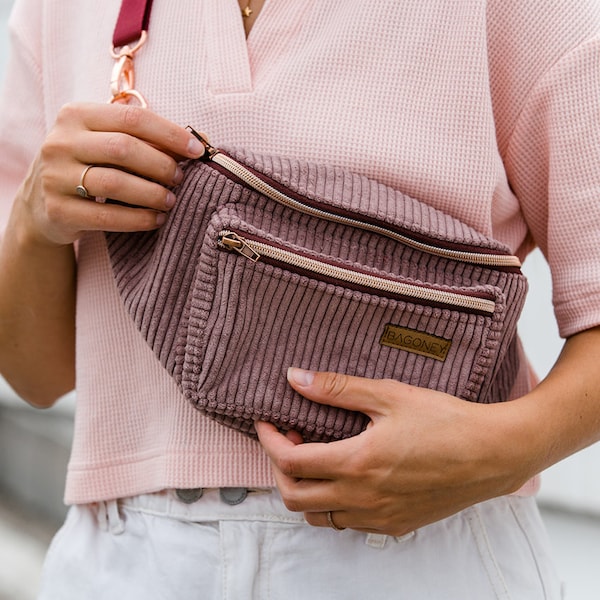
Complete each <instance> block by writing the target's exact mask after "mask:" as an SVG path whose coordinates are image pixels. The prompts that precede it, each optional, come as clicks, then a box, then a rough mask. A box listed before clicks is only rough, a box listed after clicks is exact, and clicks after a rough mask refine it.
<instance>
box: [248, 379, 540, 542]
mask: <svg viewBox="0 0 600 600" xmlns="http://www.w3.org/2000/svg"><path fill="white" fill-rule="evenodd" d="M288 380H289V382H290V384H291V385H292V386H293V387H294V388H295V389H296V390H297V391H298V392H299V393H300V394H302V395H303V396H304V397H306V398H309V399H311V400H314V401H316V402H320V403H322V404H329V405H333V406H339V407H344V408H347V409H351V410H357V411H361V412H363V413H365V414H367V415H368V416H369V417H370V419H371V423H370V424H369V426H368V428H367V429H366V430H365V431H363V432H362V433H361V434H360V435H357V436H355V437H353V438H349V439H346V440H341V441H336V442H330V443H301V441H302V440H301V439H300V436H299V434H297V433H295V432H289V433H288V434H287V435H284V434H281V433H279V432H278V431H277V429H276V428H275V427H274V426H273V425H271V424H268V423H257V424H256V429H257V431H258V434H259V438H260V442H261V443H262V445H263V447H264V448H265V450H266V452H267V454H268V455H269V457H270V458H271V460H272V463H273V468H274V472H275V478H276V481H277V485H278V488H279V490H280V492H281V494H282V497H283V500H284V502H285V504H286V506H287V507H288V508H289V509H290V510H292V511H298V512H303V513H304V515H305V518H306V520H307V521H308V523H310V524H311V525H316V526H328V525H331V523H329V522H328V519H327V513H328V511H331V512H332V513H333V519H334V522H335V525H336V526H337V527H339V528H346V527H347V528H352V529H356V530H359V531H368V532H375V533H385V534H389V535H395V536H399V535H404V534H406V533H408V532H410V531H413V530H415V529H417V528H419V527H422V526H423V525H426V524H428V523H432V522H434V521H438V520H440V519H442V518H444V517H447V516H449V515H451V514H454V513H456V512H458V511H460V510H462V509H463V508H466V507H467V506H470V505H472V504H475V503H477V502H480V501H483V500H486V499H489V498H492V497H495V496H499V495H502V494H506V493H509V492H512V491H515V490H517V489H518V488H519V487H520V486H521V485H522V484H524V483H525V482H526V481H527V479H529V478H530V477H531V476H532V475H534V474H535V472H536V471H535V466H534V465H533V462H535V461H528V460H527V458H526V457H527V452H526V451H524V449H525V447H526V446H527V441H526V440H525V439H524V438H523V435H517V431H516V430H517V429H518V428H516V427H515V426H514V423H515V420H514V419H515V418H517V415H516V414H515V413H514V410H515V408H516V407H515V406H513V405H516V404H518V403H513V402H507V403H502V404H496V405H483V404H475V403H471V402H466V401H464V400H460V399H458V398H455V397H453V396H450V395H448V394H444V393H441V392H436V391H431V390H428V389H424V388H416V387H412V386H409V385H406V384H402V383H400V382H397V381H393V380H372V379H364V378H359V377H350V376H347V375H341V374H336V373H312V372H307V371H301V370H299V369H290V371H289V374H288ZM522 433H523V432H522V431H521V434H522Z"/></svg>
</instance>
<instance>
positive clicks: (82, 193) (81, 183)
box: [75, 165, 96, 198]
mask: <svg viewBox="0 0 600 600" xmlns="http://www.w3.org/2000/svg"><path fill="white" fill-rule="evenodd" d="M95 166H96V165H88V166H87V167H86V168H85V169H84V170H83V171H82V173H81V177H80V178H79V185H78V186H77V187H76V188H75V191H76V192H77V194H78V195H79V196H81V197H82V198H89V197H90V193H89V192H88V191H87V188H86V187H85V185H84V182H85V176H86V175H87V172H88V171H89V170H90V169H91V168H92V167H95Z"/></svg>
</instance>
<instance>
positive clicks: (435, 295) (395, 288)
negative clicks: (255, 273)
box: [219, 230, 496, 314]
mask: <svg viewBox="0 0 600 600" xmlns="http://www.w3.org/2000/svg"><path fill="white" fill-rule="evenodd" d="M227 236H230V237H232V238H234V239H235V240H236V241H237V242H239V243H241V244H243V245H245V246H246V247H248V248H250V250H252V251H253V252H254V253H256V254H257V255H259V256H257V257H256V258H255V259H254V260H255V261H256V260H258V259H259V258H260V256H265V257H267V258H270V259H272V260H276V261H278V262H281V263H284V264H287V265H290V266H293V267H297V268H300V269H304V270H306V271H310V272H312V273H316V274H317V275H322V276H325V277H331V278H334V279H338V280H340V281H344V282H346V283H351V284H355V285H361V286H364V287H369V288H372V289H375V290H379V291H382V292H388V293H391V294H396V295H399V296H408V297H410V298H415V299H418V300H422V301H425V302H435V303H438V304H448V305H451V306H456V307H460V308H466V309H469V310H476V311H479V312H486V313H490V314H492V313H493V312H494V311H495V309H496V304H495V302H494V301H493V300H488V299H486V298H479V297H475V296H466V295H463V294H458V293H454V292H446V291H444V290H434V289H429V288H424V287H421V286H418V285H412V284H410V283H402V282H399V281H392V280H390V279H385V278H383V277H377V276H376V275H369V274H367V273H360V272H357V271H353V270H351V269H346V268H344V267H338V266H336V265H330V264H328V263H324V262H321V261H319V260H316V259H314V258H309V257H307V256H303V255H301V254H296V253H295V252H290V251H289V250H283V249H282V248H278V247H276V246H272V245H271V244H267V243H264V242H259V241H256V240H249V239H247V238H244V237H242V236H240V235H238V234H237V233H235V232H233V231H229V230H225V231H221V232H220V233H219V240H222V238H224V237H227ZM219 245H220V246H221V247H224V248H228V247H227V246H226V245H225V244H224V243H223V242H222V241H220V242H219ZM228 249H229V248H228ZM237 250H238V252H239V251H240V250H239V249H237ZM240 253H241V252H240ZM244 256H247V255H244Z"/></svg>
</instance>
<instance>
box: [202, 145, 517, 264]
mask: <svg viewBox="0 0 600 600" xmlns="http://www.w3.org/2000/svg"><path fill="white" fill-rule="evenodd" d="M211 160H213V161H214V162H216V163H217V164H218V165H220V166H222V167H223V168H225V169H227V170H228V171H229V172H230V173H232V174H233V175H235V176H236V177H238V178H239V179H241V180H242V181H244V182H245V183H247V184H248V185H249V186H250V187H252V188H254V189H255V190H256V191H257V192H259V193H261V194H263V195H264V196H267V197H269V198H271V200H274V201H275V202H279V203H280V204H284V205H285V206H289V207H291V208H293V209H294V210H297V211H299V212H302V213H305V214H308V215H311V216H315V217H319V218H321V219H326V220H328V221H332V222H335V223H340V224H343V225H350V226H352V227H356V228H359V229H363V230H367V231H371V232H373V233H377V234H380V235H383V236H386V237H388V238H391V239H394V240H396V241H398V242H401V243H403V244H405V245H406V246H410V247H411V248H414V249H416V250H422V251H424V252H427V253H429V254H433V255H435V256H441V257H443V258H450V259H454V260H458V261H461V262H468V263H474V264H479V265H484V266H489V267H520V266H521V262H520V261H519V259H518V258H517V257H516V256H512V255H504V254H483V253H479V252H467V251H463V250H450V249H447V248H438V247H437V246H431V245H430V244H425V243H423V242H418V241H416V240H413V239H411V238H409V237H407V236H405V235H402V234H400V233H397V232H395V231H392V230H391V229H386V228H385V227H380V226H379V225H374V224H372V223H365V222H363V221H359V220H357V219H351V218H350V217H344V216H342V215H336V214H333V213H330V212H327V211H324V210H321V209H319V208H314V207H312V206H308V205H306V204H303V203H302V202H299V201H298V200H296V199H294V198H291V197H290V196H287V195H286V194H284V193H283V192H280V191H279V190H277V189H275V188H274V187H273V186H271V185H269V184H268V183H266V182H265V181H263V180H262V179H261V178H260V177H258V176H257V175H255V174H254V173H252V171H249V170H248V169H246V167H244V165H242V164H240V163H239V162H237V161H236V160H234V159H233V158H231V157H229V156H227V155H226V154H223V153H221V152H216V153H215V154H214V155H212V157H211Z"/></svg>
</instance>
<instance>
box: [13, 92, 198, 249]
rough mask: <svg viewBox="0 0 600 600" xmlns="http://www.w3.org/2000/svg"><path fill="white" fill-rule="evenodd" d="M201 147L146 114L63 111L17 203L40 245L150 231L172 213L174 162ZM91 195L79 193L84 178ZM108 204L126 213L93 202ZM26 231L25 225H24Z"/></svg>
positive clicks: (118, 108) (123, 108) (106, 108)
mask: <svg viewBox="0 0 600 600" xmlns="http://www.w3.org/2000/svg"><path fill="white" fill-rule="evenodd" d="M203 153H204V147H203V145H202V144H201V143H200V142H199V141H198V140H197V139H196V138H195V137H194V136H193V135H192V134H191V133H190V132H189V131H187V130H186V129H184V128H183V127H180V126H178V125H176V124H174V123H171V122H170V121H168V120H166V119H164V118H163V117H160V116H159V115H157V114H155V113H153V112H151V111H150V110H148V109H145V108H141V107H138V106H134V105H124V104H68V105H65V106H64V107H63V108H62V109H61V110H60V112H59V114H58V117H57V119H56V123H55V124H54V127H53V128H52V130H51V131H50V133H49V135H48V137H47V138H46V141H45V142H44V144H43V146H42V148H41V150H40V152H39V154H38V156H37V158H36V160H35V161H34V163H33V165H32V167H31V169H30V172H29V175H28V178H27V181H26V182H25V184H24V186H23V187H22V188H21V190H20V193H19V195H20V196H21V197H20V198H17V202H19V200H20V201H21V204H22V206H21V209H25V214H23V212H21V211H19V212H20V214H21V216H22V217H25V221H26V226H27V229H28V231H29V233H30V234H31V235H32V236H33V239H35V240H36V241H38V242H41V243H50V244H52V245H65V244H71V243H72V242H74V241H75V240H76V239H78V238H79V237H80V236H81V234H82V233H83V232H84V231H123V232H125V231H147V230H151V229H156V228H157V227H160V226H161V225H162V224H163V223H164V222H165V220H166V213H167V212H168V211H169V210H170V209H171V208H172V207H173V205H174V203H175V196H174V194H173V192H172V191H170V190H169V189H168V188H169V187H170V186H173V185H177V184H178V183H179V182H180V181H181V177H182V173H181V170H180V168H179V167H178V165H177V161H179V160H181V159H184V158H198V157H199V156H201V155H202V154H203ZM88 165H92V166H93V167H92V168H90V169H89V170H88V171H87V173H86V175H85V188H86V189H87V190H88V193H89V195H90V197H89V198H82V197H81V196H79V195H78V194H77V191H76V188H77V186H78V185H79V184H80V180H81V176H82V173H83V172H84V170H85V168H86V167H87V166H88ZM95 197H98V198H111V199H114V200H118V201H120V202H123V203H126V204H128V205H131V206H123V205H120V204H112V203H107V204H105V203H100V202H95V201H94V198H95ZM21 225H23V223H21Z"/></svg>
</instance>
